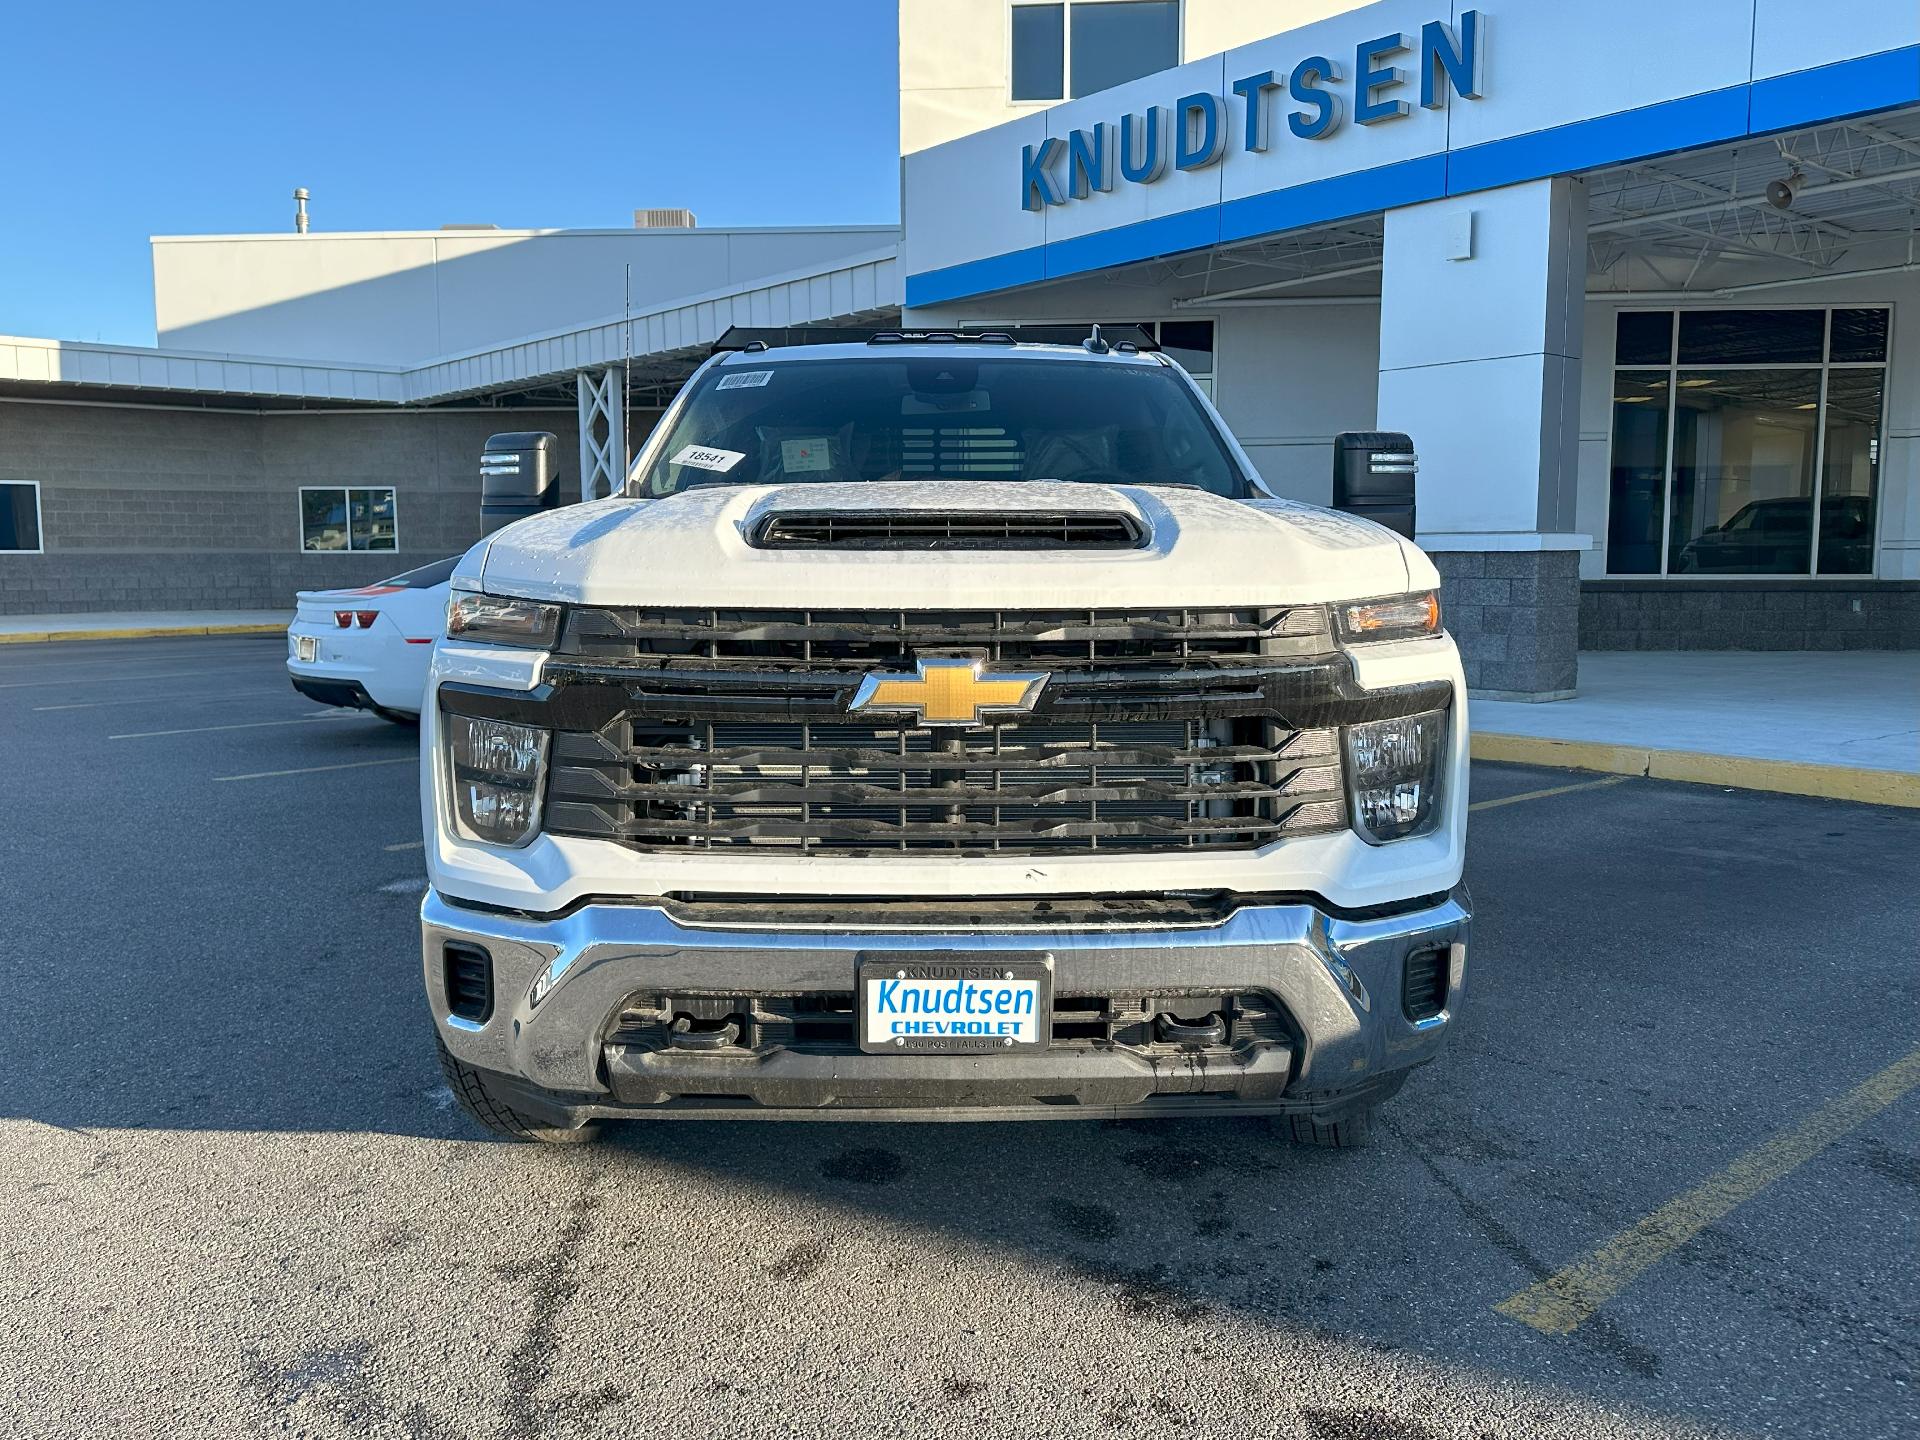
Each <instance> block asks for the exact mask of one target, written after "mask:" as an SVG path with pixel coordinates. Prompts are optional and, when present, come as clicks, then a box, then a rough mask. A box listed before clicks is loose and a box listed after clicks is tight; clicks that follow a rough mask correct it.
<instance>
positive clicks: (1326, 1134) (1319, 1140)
mask: <svg viewBox="0 0 1920 1440" xmlns="http://www.w3.org/2000/svg"><path fill="white" fill-rule="evenodd" d="M1379 1108H1380V1107H1379V1106H1378V1105H1367V1106H1363V1107H1362V1108H1361V1109H1358V1110H1349V1111H1348V1112H1347V1113H1346V1114H1344V1115H1339V1116H1336V1117H1334V1118H1333V1119H1331V1120H1323V1119H1321V1118H1320V1117H1319V1116H1317V1115H1288V1116H1287V1117H1285V1119H1286V1132H1287V1138H1288V1139H1289V1140H1291V1141H1293V1143H1294V1144H1296V1145H1312V1146H1314V1147H1315V1148H1317V1149H1323V1150H1359V1149H1362V1148H1363V1147H1365V1146H1367V1145H1370V1144H1372V1143H1373V1113H1374V1111H1376V1110H1378V1109H1379Z"/></svg>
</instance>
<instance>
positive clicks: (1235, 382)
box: [1181, 300, 1380, 505]
mask: <svg viewBox="0 0 1920 1440" xmlns="http://www.w3.org/2000/svg"><path fill="white" fill-rule="evenodd" d="M1181 318H1182V319H1189V320H1196V319H1201V318H1204V317H1203V316H1202V314H1201V313H1200V312H1198V311H1183V312H1182V314H1181ZM1214 347H1215V361H1214V363H1215V379H1214V403H1215V404H1216V405H1218V406H1219V407H1220V414H1221V417H1222V418H1223V419H1225V420H1226V422H1227V425H1228V426H1229V428H1231V429H1232V431H1233V433H1234V434H1235V435H1236V436H1237V437H1239V440H1240V443H1241V444H1242V445H1244V446H1245V447H1246V449H1247V453H1248V455H1250V456H1251V457H1252V458H1253V463H1254V464H1255V465H1256V466H1257V467H1258V468H1259V471H1260V478H1261V479H1263V480H1265V481H1266V482H1267V484H1268V485H1269V486H1271V487H1272V488H1273V489H1274V490H1276V491H1278V492H1279V493H1280V494H1282V495H1284V496H1286V497H1287V498H1288V499H1290V500H1305V501H1307V502H1308V503H1309V504H1313V505H1327V504H1331V503H1332V501H1333V437H1334V436H1335V435H1337V434H1339V433H1340V432H1341V431H1342V430H1371V429H1373V428H1374V399H1375V391H1376V389H1377V388H1378V375H1379V369H1380V306H1379V304H1378V303H1377V302H1376V301H1372V300H1357V301H1352V302H1348V303H1344V304H1339V305H1323V304H1320V303H1318V302H1314V303H1309V304H1291V305H1285V306H1275V307H1267V306H1260V307H1247V308H1239V309H1227V308H1224V307H1223V308H1222V309H1221V310H1220V311H1219V314H1218V324H1217V326H1216V329H1215V332H1214Z"/></svg>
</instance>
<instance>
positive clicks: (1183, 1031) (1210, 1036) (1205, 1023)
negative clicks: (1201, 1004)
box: [1154, 1011, 1227, 1045]
mask: <svg viewBox="0 0 1920 1440" xmlns="http://www.w3.org/2000/svg"><path fill="white" fill-rule="evenodd" d="M1154 1028H1155V1029H1156V1030H1157V1031H1158V1032H1159V1035H1160V1039H1161V1040H1162V1041H1164V1042H1165V1043H1167V1044H1169V1045H1224V1044H1226V1043H1227V1022H1226V1021H1225V1020H1224V1019H1222V1018H1221V1016H1220V1014H1219V1012H1218V1011H1215V1012H1214V1013H1213V1014H1211V1015H1207V1016H1204V1017H1203V1018H1201V1019H1199V1020H1182V1019H1180V1018H1179V1017H1178V1016H1176V1015H1162V1016H1160V1017H1159V1018H1158V1019H1156V1020H1155V1021H1154Z"/></svg>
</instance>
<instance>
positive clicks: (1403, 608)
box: [1333, 590, 1440, 642]
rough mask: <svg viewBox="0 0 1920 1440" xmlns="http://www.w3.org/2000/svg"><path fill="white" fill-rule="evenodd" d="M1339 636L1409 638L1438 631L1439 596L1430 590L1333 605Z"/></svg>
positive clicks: (1387, 638)
mask: <svg viewBox="0 0 1920 1440" xmlns="http://www.w3.org/2000/svg"><path fill="white" fill-rule="evenodd" d="M1333 613H1334V614H1335V615H1336V616H1338V617H1339V621H1340V637H1341V638H1342V639H1343V640H1347V641H1349V642H1351V641H1355V640H1412V639H1417V638H1419V637H1421V636H1425V635H1438V634H1439V633H1440V596H1439V594H1438V592H1436V591H1433V590H1424V591H1421V592H1419V593H1417V594H1413V595H1389V596H1387V597H1386V598H1385V599H1382V600H1356V601H1351V602H1349V603H1347V604H1342V605H1336V606H1334V607H1333Z"/></svg>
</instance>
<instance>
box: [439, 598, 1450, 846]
mask: <svg viewBox="0 0 1920 1440" xmlns="http://www.w3.org/2000/svg"><path fill="white" fill-rule="evenodd" d="M556 652H557V653H556V654H555V655H554V656H553V657H552V659H551V660H550V661H549V662H548V663H547V665H546V667H545V669H544V670H543V672H542V683H541V685H540V687H539V688H538V690H536V691H534V692H504V691H497V690H492V689H488V688H485V687H480V686H473V685H463V684H457V683H454V684H446V685H442V686H440V687H439V689H438V691H437V694H438V696H439V701H440V704H441V706H442V707H443V708H446V709H448V710H450V711H455V712H458V713H461V714H471V715H477V716H482V717H486V718H491V719H498V720H506V721H511V722H514V723H517V724H524V725H532V726H537V727H539V728H541V729H543V730H548V731H550V732H552V736H553V739H552V744H551V747H550V751H549V760H550V765H549V772H548V782H547V795H546V808H545V826H546V828H547V830H548V831H549V832H551V833H553V834H556V835H565V836H578V837H584V838H588V839H598V840H611V841H614V842H617V843H621V844H625V845H628V846H631V847H634V848H636V849H642V850H652V851H676V850H678V851H687V850H699V851H733V852H735V853H741V852H744V851H747V850H750V849H752V848H753V847H766V848H771V849H774V850H782V851H786V852H790V853H801V854H810V855H842V856H844V855H887V854H898V853H901V852H907V851H927V852H940V853H946V854H968V855H973V854H1000V855H1039V854H1060V853H1073V852H1085V851H1096V850H1097V851H1124V852H1134V853H1138V852H1143V851H1158V852H1168V853H1171V852H1185V851H1192V850H1195V849H1199V848H1202V847H1213V848H1239V849H1249V848H1253V847H1256V846H1261V845H1265V844H1269V843H1272V842H1275V841H1278V840H1282V839H1285V838H1288V837H1292V836H1298V835H1311V834H1321V833H1329V832H1334V831H1338V830H1341V829H1343V828H1344V827H1345V826H1346V823H1347V816H1346V800H1345V787H1344V784H1343V776H1342V768H1341V747H1340V741H1339V735H1340V727H1341V726H1344V725H1352V724H1358V723H1361V722H1363V721H1370V720H1380V719H1386V718H1390V717H1393V716H1399V715H1409V714H1416V713H1419V712H1421V711H1425V710H1433V709H1438V708H1441V707H1443V706H1445V705H1446V704H1447V703H1448V701H1449V699H1450V688H1449V687H1448V685H1447V683H1446V682H1445V681H1431V682H1420V683H1418V684H1412V685H1402V686H1390V687H1383V688H1376V689H1367V688H1365V687H1363V686H1361V685H1360V684H1359V683H1358V681H1357V679H1356V677H1355V675H1354V671H1353V666H1352V662H1351V661H1350V660H1349V658H1348V657H1347V656H1346V655H1345V654H1344V653H1341V652H1339V651H1338V650H1337V649H1336V648H1335V646H1334V645H1333V643H1332V639H1331V636H1330V634H1329V632H1328V628H1327V617H1326V614H1325V611H1324V610H1323V609H1322V607H1319V606H1312V605H1308V606H1298V607H1293V608H1278V609H1276V608H1253V607H1245V608H1219V609H1176V610H1164V611H1141V610H1102V609H1093V610H1056V611H980V610H967V611H947V610H941V611H924V610H904V611H902V610H890V611H800V610H789V611H774V610H764V611H763V610H719V609H665V608H659V609H638V608H626V609H618V610H615V609H607V608H595V607H584V608H582V607H569V610H568V612H567V619H566V622H565V625H564V628H563V631H562V638H561V643H560V644H559V646H557V647H556ZM956 655H964V656H969V657H972V658H974V659H976V660H977V661H979V662H980V663H981V664H982V665H983V666H984V667H986V669H987V671H988V672H989V673H991V672H992V671H994V670H1012V671H1020V670H1028V669H1031V670H1037V671H1042V672H1044V674H1045V677H1046V678H1045V683H1044V684H1043V685H1042V686H1039V687H1037V688H1036V689H1035V690H1034V691H1033V692H1031V703H1032V706H1033V708H1032V710H1031V711H1030V712H1025V713H1013V714H1008V715H1004V716H994V715H991V714H990V713H989V714H987V715H983V716H981V717H980V718H981V723H979V724H977V725H973V726H965V727H961V726H931V727H930V726H926V725H921V724H917V723H916V721H915V720H914V719H913V718H908V717H905V716H902V717H898V718H896V717H891V716H887V717H882V716H875V717H873V718H871V719H868V718H866V717H862V716H858V715H856V714H854V713H852V712H851V710H850V707H851V706H852V705H853V704H854V703H855V702H856V700H857V697H858V694H859V692H860V690H861V687H862V685H863V683H864V682H865V681H866V680H867V679H870V678H873V677H875V676H876V674H896V673H897V674H902V675H904V674H906V673H907V672H911V671H913V670H914V669H915V666H916V663H917V662H919V661H922V660H926V659H938V658H944V657H953V656H956ZM763 853H764V851H763Z"/></svg>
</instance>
